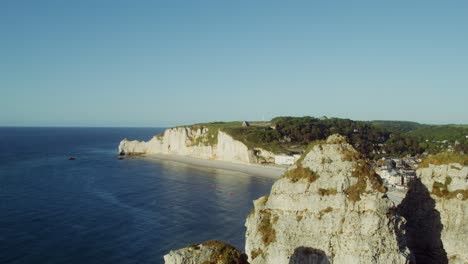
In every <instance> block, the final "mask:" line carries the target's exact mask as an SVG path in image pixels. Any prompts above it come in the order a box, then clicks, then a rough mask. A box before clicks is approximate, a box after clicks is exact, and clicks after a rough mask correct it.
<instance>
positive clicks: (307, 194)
mask: <svg viewBox="0 0 468 264" xmlns="http://www.w3.org/2000/svg"><path fill="white" fill-rule="evenodd" d="M385 192H386V189H385V187H384V186H383V185H382V184H381V181H380V179H379V177H378V175H376V174H375V172H374V171H373V170H372V169H371V168H370V166H369V165H368V164H367V163H366V161H365V160H364V159H363V158H362V156H361V155H360V154H359V153H358V152H357V151H356V150H355V149H354V148H353V147H352V146H351V145H350V144H348V143H347V142H346V140H345V138H344V137H342V136H339V135H332V136H330V137H329V138H328V139H327V140H326V141H324V142H319V143H317V144H315V145H312V146H310V147H309V151H308V152H307V151H306V153H305V154H304V155H303V157H302V158H301V159H300V160H299V161H298V162H297V163H296V165H295V166H293V167H291V168H290V169H289V170H288V172H286V173H285V175H284V176H283V177H282V178H281V179H279V180H278V181H276V182H275V184H274V185H273V187H272V189H271V192H270V195H267V196H264V197H261V198H259V199H257V200H256V201H254V210H253V211H252V212H251V214H250V215H249V216H248V217H247V221H246V223H245V225H246V227H247V233H246V246H245V251H246V254H248V255H249V262H250V263H253V264H260V263H261V264H267V263H405V261H406V260H407V258H408V255H409V252H408V251H407V249H406V247H405V243H404V237H403V234H402V231H401V224H402V223H403V222H404V221H403V220H402V219H401V218H399V217H398V216H397V215H396V213H395V212H394V210H392V207H393V203H392V202H391V201H390V200H389V199H388V198H387V197H386V195H385Z"/></svg>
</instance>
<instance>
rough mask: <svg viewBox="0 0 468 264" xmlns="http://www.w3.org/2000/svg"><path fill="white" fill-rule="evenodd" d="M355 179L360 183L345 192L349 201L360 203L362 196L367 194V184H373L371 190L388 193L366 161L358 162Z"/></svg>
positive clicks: (353, 174)
mask: <svg viewBox="0 0 468 264" xmlns="http://www.w3.org/2000/svg"><path fill="white" fill-rule="evenodd" d="M351 176H353V177H355V178H357V179H358V181H357V183H355V184H354V185H352V186H350V187H349V188H348V189H346V190H345V193H346V194H347V195H348V199H349V200H350V201H352V202H356V201H360V200H361V195H362V194H364V193H365V192H366V189H367V183H368V182H369V183H370V184H371V189H372V190H375V191H379V192H381V193H386V192H387V188H386V187H385V186H384V185H383V184H382V179H380V177H379V176H378V175H377V174H376V173H375V171H374V170H373V169H372V168H371V167H370V166H369V165H368V164H367V163H366V162H365V161H364V160H359V161H357V164H356V167H355V168H354V171H353V173H352V175H351Z"/></svg>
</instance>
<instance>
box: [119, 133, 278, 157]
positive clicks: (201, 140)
mask: <svg viewBox="0 0 468 264" xmlns="http://www.w3.org/2000/svg"><path fill="white" fill-rule="evenodd" d="M156 153H161V154H174V155H182V156H189V157H195V158H201V159H213V160H223V161H229V162H241V163H259V162H261V161H266V162H274V154H273V153H271V152H269V151H266V150H264V149H261V148H255V149H249V148H248V147H247V146H246V145H245V144H244V143H242V142H240V141H238V140H235V139H233V138H232V137H231V136H230V135H229V134H227V133H225V132H223V131H221V130H218V129H216V128H208V127H203V126H199V127H175V128H170V129H166V130H165V131H164V133H163V134H160V135H157V136H154V137H153V138H152V139H151V140H149V141H147V142H144V141H137V140H133V141H129V140H127V139H124V140H122V141H121V142H120V145H119V154H126V155H138V154H156Z"/></svg>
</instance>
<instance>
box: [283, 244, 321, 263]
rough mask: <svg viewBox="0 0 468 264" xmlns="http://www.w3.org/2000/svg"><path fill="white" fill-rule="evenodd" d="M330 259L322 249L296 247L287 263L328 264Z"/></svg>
mask: <svg viewBox="0 0 468 264" xmlns="http://www.w3.org/2000/svg"><path fill="white" fill-rule="evenodd" d="M329 263H330V260H329V259H328V257H327V255H326V254H325V252H323V250H320V249H315V248H310V247H298V248H296V249H295V250H294V253H293V255H292V256H291V258H290V259H289V264H329Z"/></svg>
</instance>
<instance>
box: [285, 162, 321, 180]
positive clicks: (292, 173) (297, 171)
mask: <svg viewBox="0 0 468 264" xmlns="http://www.w3.org/2000/svg"><path fill="white" fill-rule="evenodd" d="M283 177H286V178H288V179H289V180H290V181H291V182H297V181H299V180H301V179H307V180H308V181H309V182H314V181H316V180H317V179H318V178H319V177H320V176H319V175H318V174H317V173H315V172H314V171H312V170H311V169H309V168H304V166H302V163H301V162H296V168H294V169H292V170H289V171H287V172H286V173H285V174H284V176H283Z"/></svg>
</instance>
